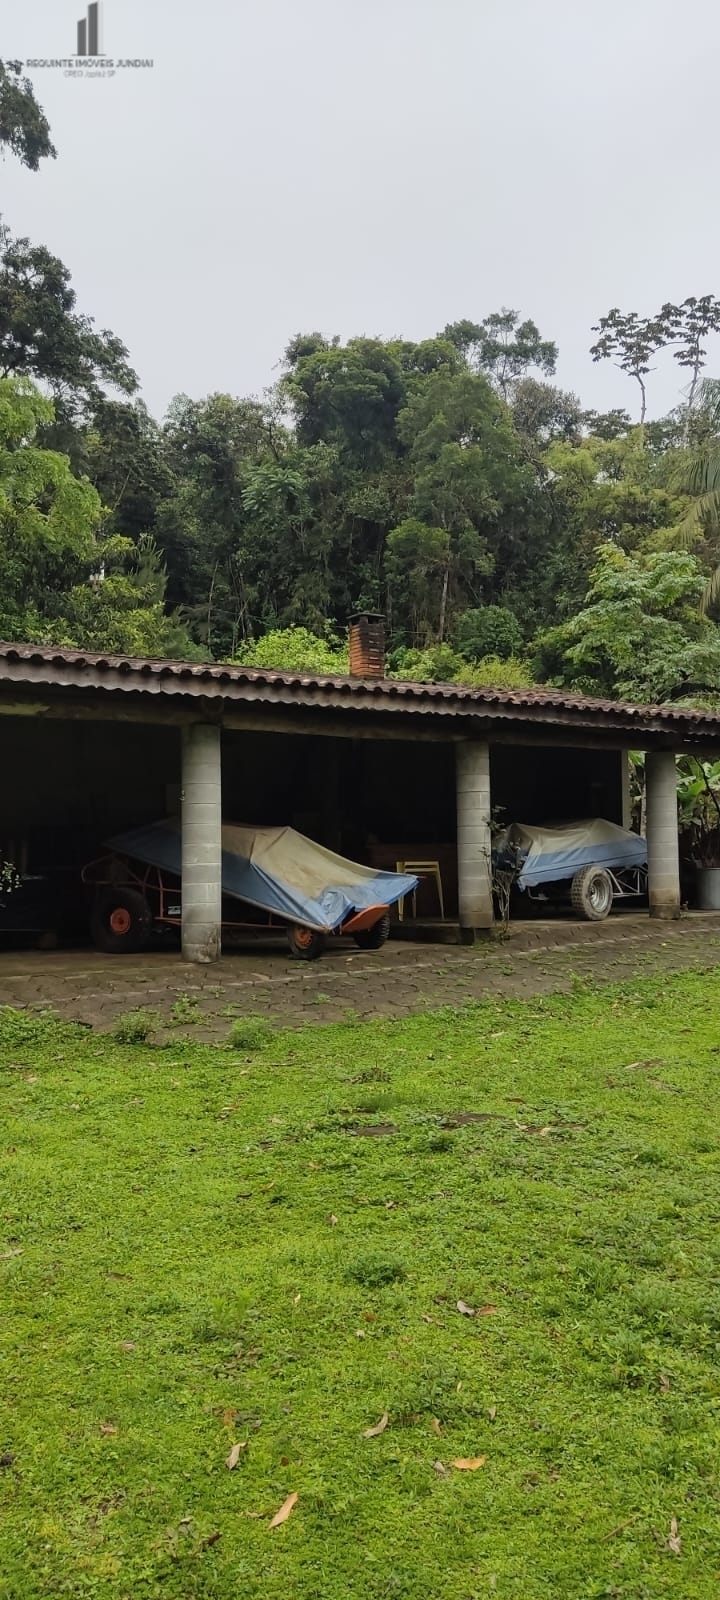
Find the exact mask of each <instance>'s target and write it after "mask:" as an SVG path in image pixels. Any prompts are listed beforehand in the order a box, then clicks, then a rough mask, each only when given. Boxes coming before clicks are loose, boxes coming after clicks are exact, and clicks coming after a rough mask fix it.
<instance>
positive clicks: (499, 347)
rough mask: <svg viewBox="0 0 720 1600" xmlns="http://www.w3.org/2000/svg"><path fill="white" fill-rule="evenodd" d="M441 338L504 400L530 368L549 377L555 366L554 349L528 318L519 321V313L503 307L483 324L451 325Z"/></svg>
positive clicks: (510, 395) (509, 396)
mask: <svg viewBox="0 0 720 1600" xmlns="http://www.w3.org/2000/svg"><path fill="white" fill-rule="evenodd" d="M443 338H444V339H445V340H447V341H449V342H450V343H451V344H454V345H456V346H457V348H458V349H459V350H461V351H462V353H463V355H464V356H465V358H466V360H467V362H468V364H469V365H470V366H471V367H472V368H473V369H474V371H476V372H484V373H486V374H487V376H488V377H489V378H490V380H491V382H492V383H493V385H494V387H495V388H496V389H498V390H499V392H500V394H501V395H502V397H503V399H504V400H510V399H511V397H512V394H513V390H514V387H515V385H516V384H518V383H519V382H520V381H521V379H523V378H527V376H528V374H529V373H530V372H531V371H532V369H533V368H536V369H537V370H538V371H539V372H541V373H542V374H543V375H544V376H545V377H552V375H553V373H554V371H555V367H556V365H557V356H558V350H557V345H556V344H554V343H553V341H552V340H551V339H543V338H541V335H540V329H539V328H538V327H537V324H536V323H534V322H533V321H532V320H531V319H530V318H527V319H526V320H525V321H524V322H521V321H520V313H519V312H518V311H510V310H509V309H508V308H507V306H503V308H502V310H501V311H493V312H491V313H490V316H489V317H485V318H484V319H483V321H482V322H452V323H449V324H448V326H447V327H446V328H445V330H444V333H443Z"/></svg>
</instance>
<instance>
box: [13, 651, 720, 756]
mask: <svg viewBox="0 0 720 1600" xmlns="http://www.w3.org/2000/svg"><path fill="white" fill-rule="evenodd" d="M3 681H4V682H5V683H8V684H13V685H18V684H26V685H28V686H35V687H38V686H40V685H42V686H43V687H50V688H52V687H57V688H70V689H81V688H85V689H91V690H101V691H103V692H106V693H114V692H118V691H120V692H123V691H124V692H128V691H131V692H136V693H140V694H144V693H150V694H153V695H157V694H171V695H173V696H183V695H190V696H191V697H192V698H193V699H197V698H214V696H215V695H216V694H217V693H218V691H219V695H220V697H222V698H223V699H228V700H230V701H233V702H236V703H237V702H242V701H245V702H248V703H252V702H253V701H255V702H257V701H260V702H265V703H269V704H280V705H285V706H287V705H290V706H293V705H294V706H302V707H303V709H307V708H308V707H312V708H313V709H318V708H320V707H323V706H325V707H328V708H330V709H334V710H351V711H361V710H365V711H373V710H376V711H385V712H389V713H395V712H398V711H403V712H405V713H406V714H410V715H412V714H413V713H418V712H422V713H423V714H424V715H439V716H448V715H453V716H472V717H475V718H477V719H478V720H482V719H483V716H486V717H487V718H488V720H490V721H495V720H502V719H504V718H506V717H507V718H508V719H510V720H513V721H517V720H519V719H520V718H522V717H525V716H527V718H528V719H529V720H531V721H540V720H545V721H547V722H562V723H563V724H564V725H565V726H568V725H573V726H575V727H578V726H582V725H583V724H584V725H587V726H595V727H603V728H605V729H606V730H609V729H611V728H614V729H616V730H617V731H622V732H631V731H633V729H635V730H636V731H637V732H638V733H639V732H640V731H641V725H642V729H643V731H648V732H663V733H668V732H670V731H671V729H672V728H673V727H676V728H677V729H678V730H683V731H685V732H686V733H687V732H689V731H691V730H693V731H695V732H696V733H703V732H705V733H706V734H707V735H712V736H713V737H714V736H717V735H718V734H720V714H718V713H717V712H709V711H702V710H699V709H698V710H695V709H693V708H690V707H676V706H668V705H664V706H658V705H650V706H642V705H636V704H635V703H633V702H631V701H613V700H605V699H597V698H593V697H590V696H587V697H586V696H581V695H575V694H570V693H565V692H564V691H563V690H558V689H546V688H544V687H543V686H542V685H538V686H537V687H536V688H533V689H514V690H504V689H495V688H491V687H489V686H488V687H485V688H477V689H474V688H468V687H466V686H463V685H460V684H424V683H416V682H405V681H402V680H399V679H362V678H350V677H335V676H331V675H326V674H315V673H305V672H302V673H300V672H298V673H285V672H276V671H272V670H270V669H268V670H265V669H263V670H260V669H257V668H247V667H239V666H235V665H233V664H231V663H224V662H207V663H206V662H183V661H171V660H162V659H150V658H147V659H145V658H139V657H137V658H136V657H132V656H120V655H111V654H94V653H91V652H87V651H81V650H63V649H59V648H56V647H53V646H45V645H33V644H19V643H0V687H1V686H2V683H3Z"/></svg>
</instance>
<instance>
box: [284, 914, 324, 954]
mask: <svg viewBox="0 0 720 1600" xmlns="http://www.w3.org/2000/svg"><path fill="white" fill-rule="evenodd" d="M287 938H288V946H289V948H290V954H291V956H292V958H293V961H317V958H318V956H321V955H322V953H323V947H324V944H325V940H324V939H323V936H322V934H321V933H316V932H315V929H314V928H302V927H300V926H299V924H296V923H294V922H289V923H288V931H287Z"/></svg>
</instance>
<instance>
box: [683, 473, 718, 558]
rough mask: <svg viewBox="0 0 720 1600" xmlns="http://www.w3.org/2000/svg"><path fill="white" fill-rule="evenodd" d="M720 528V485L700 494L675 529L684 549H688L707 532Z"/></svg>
mask: <svg viewBox="0 0 720 1600" xmlns="http://www.w3.org/2000/svg"><path fill="white" fill-rule="evenodd" d="M718 528H720V486H719V487H718V488H717V489H711V490H709V491H708V492H707V493H706V494H703V495H701V496H700V499H699V500H696V501H695V504H694V505H693V506H691V507H690V510H689V511H688V513H687V516H685V517H683V520H682V522H680V523H679V524H678V526H677V528H676V530H675V539H676V540H677V543H678V544H679V545H680V548H681V549H682V550H688V549H690V547H691V546H692V545H694V544H696V543H697V541H698V539H702V538H703V536H704V535H705V534H707V533H710V532H714V531H716V530H717V529H718Z"/></svg>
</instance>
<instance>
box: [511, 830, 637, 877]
mask: <svg viewBox="0 0 720 1600" xmlns="http://www.w3.org/2000/svg"><path fill="white" fill-rule="evenodd" d="M496 853H497V856H498V859H500V860H509V859H514V860H515V861H517V862H518V863H519V864H520V865H521V871H520V875H519V877H518V880H517V883H518V888H519V889H534V888H535V887H536V885H537V884H540V883H557V882H559V881H560V880H562V879H563V878H574V876H575V873H576V872H579V871H580V868H581V867H590V866H593V867H609V868H611V870H612V871H614V872H617V871H619V870H621V869H622V868H623V867H642V866H645V865H646V863H647V845H646V843H645V840H644V839H642V838H641V837H640V834H639V833H630V832H629V830H628V829H627V828H620V827H618V825H617V823H615V822H606V821H605V820H604V818H602V817H589V818H586V819H585V820H584V821H582V822H558V823H542V824H537V825H536V824H534V823H532V824H528V823H524V822H513V823H512V824H511V825H510V827H509V828H506V829H505V831H504V833H503V834H502V835H501V837H500V838H499V839H498V841H497V845H496Z"/></svg>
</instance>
